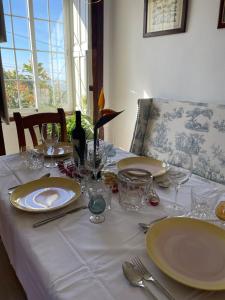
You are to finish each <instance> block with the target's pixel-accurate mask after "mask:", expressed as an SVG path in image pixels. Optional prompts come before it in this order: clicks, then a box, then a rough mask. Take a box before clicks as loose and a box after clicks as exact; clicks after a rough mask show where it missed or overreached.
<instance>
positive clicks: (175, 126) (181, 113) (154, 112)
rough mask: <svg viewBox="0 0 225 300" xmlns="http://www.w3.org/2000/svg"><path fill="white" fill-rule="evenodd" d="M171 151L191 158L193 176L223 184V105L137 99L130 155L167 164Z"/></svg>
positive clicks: (224, 160)
mask: <svg viewBox="0 0 225 300" xmlns="http://www.w3.org/2000/svg"><path fill="white" fill-rule="evenodd" d="M174 150H182V151H184V152H188V153H190V154H191V155H192V158H193V173H194V174H197V175H199V176H201V177H204V178H207V179H210V180H213V181H216V182H219V183H222V184H225V105H220V104H211V103H199V102H190V101H174V100H162V99H155V98H153V99H139V100H138V114H137V120H136V126H135V130H134V134H133V140H132V143H131V149H130V151H131V152H133V153H135V154H137V155H144V156H153V157H155V158H158V159H161V160H167V159H168V158H169V156H170V155H171V153H172V152H173V151H174Z"/></svg>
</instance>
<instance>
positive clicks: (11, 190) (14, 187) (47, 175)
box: [8, 173, 51, 194]
mask: <svg viewBox="0 0 225 300" xmlns="http://www.w3.org/2000/svg"><path fill="white" fill-rule="evenodd" d="M50 175H51V174H50V173H47V174H45V175H43V176H41V177H40V178H39V179H41V178H45V177H49V176H50ZM23 184H25V183H21V184H18V185H14V186H11V187H10V188H8V191H9V194H11V193H12V192H13V190H15V189H16V188H17V187H19V186H21V185H23Z"/></svg>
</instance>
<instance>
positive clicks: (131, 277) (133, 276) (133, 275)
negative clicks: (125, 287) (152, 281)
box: [122, 261, 158, 300]
mask: <svg viewBox="0 0 225 300" xmlns="http://www.w3.org/2000/svg"><path fill="white" fill-rule="evenodd" d="M122 269H123V274H124V276H125V277H126V278H127V280H128V281H129V283H130V284H131V285H132V286H135V287H140V288H143V289H144V290H146V291H147V292H148V293H149V294H150V295H151V298H152V299H154V300H158V298H157V297H156V296H155V295H154V294H152V292H151V290H150V289H149V288H148V287H147V286H146V285H145V283H144V280H143V277H142V276H141V275H140V274H139V273H138V272H137V271H136V270H135V269H134V265H133V264H132V263H130V262H128V261H125V262H124V263H123V265H122Z"/></svg>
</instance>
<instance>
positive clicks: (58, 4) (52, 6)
mask: <svg viewBox="0 0 225 300" xmlns="http://www.w3.org/2000/svg"><path fill="white" fill-rule="evenodd" d="M49 14H50V20H54V21H59V22H63V1H62V0H49Z"/></svg>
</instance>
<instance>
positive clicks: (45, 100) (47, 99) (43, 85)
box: [38, 80, 54, 110]
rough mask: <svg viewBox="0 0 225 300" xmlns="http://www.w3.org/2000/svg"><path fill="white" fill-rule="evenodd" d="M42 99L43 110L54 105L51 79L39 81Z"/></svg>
mask: <svg viewBox="0 0 225 300" xmlns="http://www.w3.org/2000/svg"><path fill="white" fill-rule="evenodd" d="M39 91H40V99H39V103H38V104H39V106H40V108H41V109H42V110H48V109H49V108H52V107H54V100H53V88H52V82H51V81H50V80H49V81H48V80H40V81H39Z"/></svg>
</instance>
